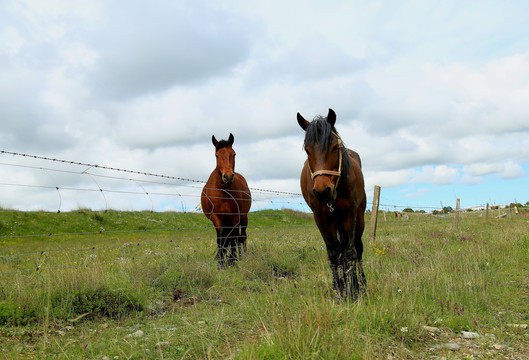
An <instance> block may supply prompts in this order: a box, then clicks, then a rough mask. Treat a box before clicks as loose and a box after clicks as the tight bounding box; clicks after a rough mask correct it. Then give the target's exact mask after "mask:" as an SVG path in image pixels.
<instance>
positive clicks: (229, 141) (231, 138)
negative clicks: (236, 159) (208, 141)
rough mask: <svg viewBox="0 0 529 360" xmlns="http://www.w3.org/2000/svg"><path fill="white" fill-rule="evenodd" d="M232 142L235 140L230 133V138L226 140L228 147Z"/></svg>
mask: <svg viewBox="0 0 529 360" xmlns="http://www.w3.org/2000/svg"><path fill="white" fill-rule="evenodd" d="M234 140H235V139H234V138H233V134H232V133H230V137H229V138H228V144H229V145H230V146H232V145H233V141H234Z"/></svg>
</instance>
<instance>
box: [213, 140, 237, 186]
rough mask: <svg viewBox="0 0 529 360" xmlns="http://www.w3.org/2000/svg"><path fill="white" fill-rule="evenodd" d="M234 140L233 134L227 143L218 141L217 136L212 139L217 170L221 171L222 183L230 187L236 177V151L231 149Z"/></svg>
mask: <svg viewBox="0 0 529 360" xmlns="http://www.w3.org/2000/svg"><path fill="white" fill-rule="evenodd" d="M233 140H234V139H233V134H230V137H229V138H228V140H227V141H226V140H221V141H217V139H215V135H213V136H212V137H211V141H212V142H213V145H214V146H215V157H216V158H217V169H218V170H219V173H220V177H221V179H222V182H223V183H224V184H226V185H230V184H231V183H232V182H233V178H234V176H235V151H234V150H233V148H232V147H231V146H232V145H233Z"/></svg>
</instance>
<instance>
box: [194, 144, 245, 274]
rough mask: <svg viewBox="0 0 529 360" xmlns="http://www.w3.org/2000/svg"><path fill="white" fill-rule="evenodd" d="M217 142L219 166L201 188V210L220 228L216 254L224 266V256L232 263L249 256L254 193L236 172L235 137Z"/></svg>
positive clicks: (220, 264) (218, 229) (216, 154)
mask: <svg viewBox="0 0 529 360" xmlns="http://www.w3.org/2000/svg"><path fill="white" fill-rule="evenodd" d="M211 141H212V143H213V145H214V146H215V157H216V159H217V166H216V167H215V170H213V172H212V173H211V175H210V176H209V179H208V181H207V182H206V185H204V188H203V189H202V194H201V198H200V202H201V205H202V211H203V213H204V215H206V217H207V218H208V219H209V220H211V221H212V222H213V225H214V226H215V229H216V231H217V255H216V258H217V260H218V262H219V266H220V268H221V269H223V268H224V267H225V257H226V255H227V257H228V264H230V265H232V264H233V263H234V262H235V261H236V260H237V250H238V251H239V258H242V257H245V256H246V239H247V235H246V227H247V226H248V212H249V211H250V207H251V205H252V195H251V193H250V189H248V184H247V183H246V180H245V179H244V177H243V176H242V175H241V174H239V173H236V172H235V151H234V150H233V148H232V145H233V141H234V137H233V134H230V136H229V138H228V140H220V141H217V139H216V138H215V135H213V136H212V137H211Z"/></svg>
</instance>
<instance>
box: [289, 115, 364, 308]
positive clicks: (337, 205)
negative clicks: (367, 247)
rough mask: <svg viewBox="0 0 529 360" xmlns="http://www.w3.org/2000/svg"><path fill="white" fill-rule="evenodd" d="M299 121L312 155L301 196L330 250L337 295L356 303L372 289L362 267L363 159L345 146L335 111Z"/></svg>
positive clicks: (304, 169) (302, 183) (305, 172)
mask: <svg viewBox="0 0 529 360" xmlns="http://www.w3.org/2000/svg"><path fill="white" fill-rule="evenodd" d="M297 118H298V123H299V125H300V126H301V128H302V129H303V130H305V141H304V144H303V145H304V148H305V151H306V152H307V160H306V161H305V164H304V166H303V170H302V171H301V179H300V183H301V192H302V194H303V198H304V199H305V201H306V202H307V204H308V205H309V207H310V208H311V209H312V212H313V214H314V220H315V221H316V225H318V228H319V230H320V233H321V235H322V237H323V240H324V241H325V245H326V247H327V255H328V257H329V263H330V266H331V271H332V278H333V288H334V292H335V295H336V296H340V297H341V298H343V299H347V298H349V299H356V298H357V297H358V295H359V291H360V285H362V289H365V285H366V277H365V275H364V270H363V267H362V253H363V249H364V248H363V245H362V233H363V232H364V211H365V208H366V193H365V190H364V177H363V175H362V168H361V166H362V165H361V162H360V156H358V154H357V153H356V152H354V151H353V150H350V149H347V148H346V147H345V146H344V145H343V142H342V139H341V138H340V135H338V132H337V131H336V129H335V127H334V124H335V123H336V114H335V112H334V111H333V110H332V109H329V114H328V115H327V117H326V118H324V117H321V116H317V117H316V118H314V120H313V121H312V122H309V121H307V120H305V119H304V118H303V116H301V115H300V114H299V113H298V115H297ZM358 278H360V281H359V279H358ZM359 283H360V284H359Z"/></svg>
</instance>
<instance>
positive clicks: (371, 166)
mask: <svg viewBox="0 0 529 360" xmlns="http://www.w3.org/2000/svg"><path fill="white" fill-rule="evenodd" d="M528 18H529V3H528V2H526V1H487V0H484V1H460V0H457V1H452V0H447V1H441V2H439V1H422V0H421V1H406V0H404V1H396V0H387V1H376V0H375V1H368V2H367V1H354V0H347V1H328V2H321V1H310V0H309V1H276V0H266V1H251V0H245V1H242V0H241V1H238V0H234V1H200V0H192V1H191V0H190V1H183V0H170V1H169V0H168V1H163V0H162V1H150V2H145V1H137V0H130V1H117V0H116V1H107V0H105V1H103V0H93V1H73V0H20V1H11V0H1V1H0V149H1V150H3V151H4V153H2V154H0V207H2V208H15V209H21V210H32V209H59V210H69V209H74V208H82V207H88V208H122V209H125V210H129V209H130V210H136V209H144V208H145V209H149V208H151V209H154V210H178V209H184V210H188V209H189V208H192V207H193V206H194V204H195V203H198V202H199V201H198V198H197V194H199V193H200V188H201V186H203V184H201V183H200V181H204V180H207V178H208V177H209V174H210V173H211V171H212V170H213V169H214V167H215V158H214V148H213V145H212V143H211V136H212V135H215V136H216V138H217V139H227V138H228V136H229V134H230V133H233V135H234V137H235V143H234V149H235V151H236V152H237V157H236V159H237V160H236V171H238V172H240V173H241V174H243V175H244V176H245V178H246V180H247V181H248V183H249V185H250V187H251V188H252V189H255V191H254V190H252V192H254V193H255V196H254V198H255V199H256V202H255V206H254V209H257V208H262V207H272V208H275V207H278V208H281V207H294V208H301V209H307V207H306V205H304V203H303V201H302V199H301V198H300V197H299V196H297V195H296V194H299V193H300V188H299V174H300V171H301V168H302V165H303V162H304V160H305V158H306V155H305V153H304V151H303V149H302V142H303V136H304V133H303V130H302V129H301V128H300V127H299V126H298V124H297V121H296V113H297V112H300V113H301V114H302V115H303V116H304V117H305V118H307V119H309V120H310V119H312V118H314V116H316V115H323V116H325V115H327V112H328V109H329V108H332V109H333V110H334V111H335V112H336V114H337V122H336V127H337V130H338V131H339V133H340V135H341V137H342V139H343V141H344V143H345V144H346V146H347V147H349V148H352V149H354V150H355V151H357V152H358V153H359V154H360V156H361V158H362V166H363V172H364V177H365V186H366V192H367V194H368V201H371V197H372V194H373V187H374V186H375V185H379V186H381V188H382V190H381V199H380V202H381V204H383V205H384V207H385V208H387V209H402V208H403V207H411V208H415V209H430V208H439V207H440V206H441V204H443V205H444V206H452V207H455V202H456V199H457V198H460V199H461V206H462V207H472V206H479V205H484V204H485V203H487V202H489V203H491V204H505V203H510V202H514V201H517V202H521V203H525V202H528V201H529V190H528V186H527V184H529V22H528V21H527V19H528ZM13 153H16V154H31V155H37V156H40V157H46V158H53V159H63V160H69V161H74V162H77V163H81V164H96V165H98V166H99V167H98V168H96V167H90V166H88V167H87V166H84V165H71V164H70V165H68V164H64V163H59V162H54V161H50V160H43V159H40V160H38V159H28V158H27V157H23V156H20V155H13ZM104 167H109V168H119V169H126V170H132V171H135V172H147V173H154V174H161V175H164V176H168V178H164V177H156V176H155V177H152V176H142V175H140V174H129V173H124V172H120V171H114V170H110V169H104ZM171 177H174V178H171ZM180 178H183V179H192V180H198V181H199V182H196V183H195V182H186V181H182V180H179V179H180ZM57 188H59V189H57ZM69 189H70V190H69ZM82 189H84V190H82ZM98 189H104V190H105V191H94V190H98ZM260 189H263V190H268V191H260ZM106 190H109V191H106ZM98 192H99V193H98ZM284 193H288V194H284ZM368 206H369V205H368Z"/></svg>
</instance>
